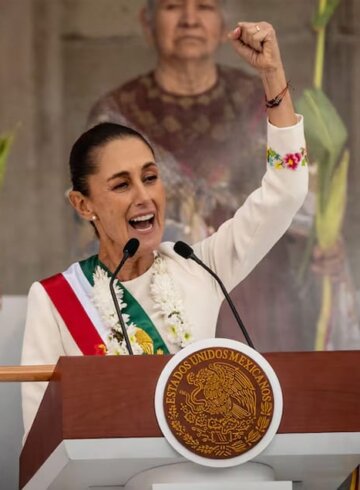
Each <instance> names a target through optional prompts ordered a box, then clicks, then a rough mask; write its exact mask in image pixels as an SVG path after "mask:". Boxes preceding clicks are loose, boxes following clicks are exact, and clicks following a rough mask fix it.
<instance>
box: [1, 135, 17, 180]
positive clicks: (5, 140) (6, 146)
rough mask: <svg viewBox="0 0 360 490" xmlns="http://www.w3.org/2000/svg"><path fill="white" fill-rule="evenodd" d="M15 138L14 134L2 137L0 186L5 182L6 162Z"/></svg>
mask: <svg viewBox="0 0 360 490" xmlns="http://www.w3.org/2000/svg"><path fill="white" fill-rule="evenodd" d="M14 136H15V133H14V132H13V133H6V134H2V135H0V186H1V184H2V182H3V180H4V176H5V168H6V160H7V157H8V155H9V152H10V148H11V145H12V143H13V141H14Z"/></svg>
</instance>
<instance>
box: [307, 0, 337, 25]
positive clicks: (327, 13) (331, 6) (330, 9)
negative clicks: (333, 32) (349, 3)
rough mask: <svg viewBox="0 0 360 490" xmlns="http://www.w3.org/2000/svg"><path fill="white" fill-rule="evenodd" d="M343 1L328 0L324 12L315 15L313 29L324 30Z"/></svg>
mask: <svg viewBox="0 0 360 490" xmlns="http://www.w3.org/2000/svg"><path fill="white" fill-rule="evenodd" d="M340 2H341V0H328V2H327V4H326V6H325V8H324V10H323V11H322V12H321V13H320V12H319V11H318V12H317V13H316V14H315V17H314V19H313V21H312V26H313V28H314V29H315V30H316V31H318V30H320V29H324V28H325V27H326V26H327V24H328V23H329V21H330V19H331V17H332V16H333V15H334V13H335V10H336V9H337V8H338V6H339V4H340Z"/></svg>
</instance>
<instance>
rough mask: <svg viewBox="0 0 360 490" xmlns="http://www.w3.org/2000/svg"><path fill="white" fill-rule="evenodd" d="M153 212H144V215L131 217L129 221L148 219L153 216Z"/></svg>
mask: <svg viewBox="0 0 360 490" xmlns="http://www.w3.org/2000/svg"><path fill="white" fill-rule="evenodd" d="M153 217H154V215H153V214H145V215H144V216H138V217H137V218H132V219H131V220H130V221H135V222H138V221H148V220H149V219H151V218H153Z"/></svg>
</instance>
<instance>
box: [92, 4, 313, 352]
mask: <svg viewBox="0 0 360 490" xmlns="http://www.w3.org/2000/svg"><path fill="white" fill-rule="evenodd" d="M141 22H142V26H143V29H144V33H145V35H146V38H147V39H148V41H149V42H150V43H151V44H152V45H153V46H154V48H155V50H156V53H157V64H156V66H155V68H154V70H152V71H150V72H149V73H145V74H143V75H140V76H138V77H137V78H135V79H133V80H130V81H129V82H127V83H125V84H124V85H122V86H120V87H118V88H115V89H114V90H112V91H111V92H109V93H107V94H106V95H104V96H103V97H102V98H101V99H100V100H99V101H98V102H97V103H96V104H95V105H94V106H93V108H92V109H91V112H90V115H89V126H92V125H94V124H97V123H99V122H106V121H111V122H117V123H121V124H127V125H130V126H131V127H133V128H134V129H136V130H138V131H140V132H141V133H142V134H143V135H145V136H146V137H147V138H148V139H149V140H150V141H151V143H152V144H153V146H155V147H156V150H157V153H158V155H160V160H161V161H162V173H163V176H164V181H165V185H166V187H167V195H168V211H167V222H166V229H165V239H171V240H177V239H183V240H186V241H189V242H195V241H197V240H199V239H202V238H204V237H205V236H207V235H209V234H211V233H212V232H213V231H214V230H216V229H217V228H218V226H219V224H220V223H222V222H223V221H224V220H225V219H227V218H229V217H230V216H232V214H233V212H234V211H235V209H236V208H237V206H238V205H239V204H241V203H242V202H243V200H244V198H245V196H246V195H247V194H248V193H249V192H251V191H252V190H254V189H255V188H256V186H257V185H258V184H259V182H260V176H261V173H262V170H263V168H262V165H261V161H262V153H263V143H264V141H265V125H264V121H263V119H264V118H263V115H264V110H265V106H264V92H263V89H262V86H261V82H260V79H259V80H258V79H257V78H256V76H255V75H253V74H250V73H249V72H245V71H243V70H241V69H239V68H233V67H228V66H224V65H221V64H218V63H216V61H215V53H216V51H217V49H218V48H219V46H220V45H221V44H222V43H223V42H224V41H225V40H226V32H227V31H226V2H225V1H224V0H223V1H221V0H148V2H147V3H146V5H145V6H144V8H143V9H142V11H141ZM248 161H253V165H252V166H247V165H245V162H248ZM234 168H236V169H237V171H236V172H234V171H233V169H234ZM289 243H290V241H289V238H288V237H287V238H286V237H285V238H284V239H282V240H281V241H280V242H279V243H278V244H277V245H276V246H275V247H274V248H273V250H272V251H271V252H270V253H269V255H268V256H267V257H266V258H265V260H264V261H263V262H262V263H261V264H260V265H259V266H258V267H257V269H256V270H255V271H254V272H253V273H252V274H251V276H250V277H249V278H247V279H246V281H244V282H243V283H242V285H241V286H240V288H238V289H237V290H236V291H234V292H233V295H234V296H235V300H236V303H237V305H238V306H239V309H240V311H241V314H242V316H243V319H244V321H245V323H246V324H247V325H248V327H249V328H250V330H251V332H252V335H253V336H254V338H255V341H256V345H257V346H258V347H259V348H260V349H263V350H293V349H303V348H306V346H305V345H304V342H305V341H304V338H303V330H302V328H300V327H299V328H297V323H296V320H297V319H298V318H299V317H300V315H299V311H298V306H297V305H298V303H297V294H296V291H295V287H294V281H293V277H292V272H291V268H290V266H289V256H288V255H289V249H288V246H289ZM274 290H276V295H275V294H274ZM219 324H220V325H226V327H227V329H226V331H224V332H223V331H222V330H221V329H220V331H219V335H224V336H229V335H231V336H235V335H236V333H237V332H236V330H235V329H236V326H235V323H234V322H233V319H232V317H231V314H230V313H229V311H227V312H225V313H224V317H223V319H222V321H221V322H220V323H219ZM229 330H232V332H231V334H230V332H229ZM309 348H311V347H309Z"/></svg>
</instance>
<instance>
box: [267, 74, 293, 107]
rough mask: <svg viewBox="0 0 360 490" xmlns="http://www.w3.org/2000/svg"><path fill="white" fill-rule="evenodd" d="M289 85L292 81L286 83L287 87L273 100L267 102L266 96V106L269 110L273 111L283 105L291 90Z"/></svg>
mask: <svg viewBox="0 0 360 490" xmlns="http://www.w3.org/2000/svg"><path fill="white" fill-rule="evenodd" d="M289 83H290V81H289V80H288V82H287V83H286V87H285V88H284V89H283V90H282V91H281V92H280V93H279V94H278V95H277V96H276V97H274V98H273V99H270V100H267V98H266V95H265V105H266V107H267V108H268V109H272V108H273V107H277V106H279V105H280V104H281V102H282V100H283V98H284V96H285V94H286V92H287V91H288V89H289Z"/></svg>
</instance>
